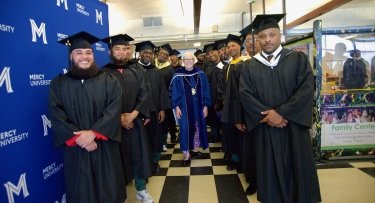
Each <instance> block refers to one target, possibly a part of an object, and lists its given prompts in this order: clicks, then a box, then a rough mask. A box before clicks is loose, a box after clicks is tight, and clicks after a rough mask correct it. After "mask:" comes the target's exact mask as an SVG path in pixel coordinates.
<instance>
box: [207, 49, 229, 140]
mask: <svg viewBox="0 0 375 203" xmlns="http://www.w3.org/2000/svg"><path fill="white" fill-rule="evenodd" d="M203 51H204V53H205V54H206V58H207V61H208V62H209V65H208V67H207V69H206V75H207V80H208V83H209V85H210V89H211V101H212V105H211V106H209V107H208V115H207V119H206V120H207V124H208V125H209V126H210V127H211V133H210V136H209V142H211V143H215V141H217V140H218V139H220V129H221V122H220V114H221V109H222V107H223V106H222V102H221V101H220V100H219V98H218V95H217V86H218V81H219V77H220V74H221V71H222V69H223V67H224V64H223V63H222V62H221V61H220V57H219V54H218V52H217V50H216V46H215V43H211V44H206V45H205V46H204V48H203Z"/></svg>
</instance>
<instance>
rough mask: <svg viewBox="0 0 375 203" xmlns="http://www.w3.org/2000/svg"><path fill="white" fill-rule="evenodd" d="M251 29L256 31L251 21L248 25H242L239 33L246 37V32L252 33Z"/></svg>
mask: <svg viewBox="0 0 375 203" xmlns="http://www.w3.org/2000/svg"><path fill="white" fill-rule="evenodd" d="M251 31H254V33H256V30H255V29H254V26H253V23H251V24H249V25H248V26H246V27H244V28H243V29H242V30H241V31H240V33H241V35H242V36H245V37H246V35H247V34H251V33H252V32H251Z"/></svg>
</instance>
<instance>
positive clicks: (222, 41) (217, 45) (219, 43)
mask: <svg viewBox="0 0 375 203" xmlns="http://www.w3.org/2000/svg"><path fill="white" fill-rule="evenodd" d="M226 41H227V39H220V40H216V41H215V42H214V43H215V49H216V50H219V49H221V48H223V47H226V46H227V43H226Z"/></svg>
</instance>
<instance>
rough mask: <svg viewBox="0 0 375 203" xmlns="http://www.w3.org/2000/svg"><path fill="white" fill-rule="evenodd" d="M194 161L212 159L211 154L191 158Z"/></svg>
mask: <svg viewBox="0 0 375 203" xmlns="http://www.w3.org/2000/svg"><path fill="white" fill-rule="evenodd" d="M191 158H192V159H211V156H210V153H201V155H200V156H196V157H191Z"/></svg>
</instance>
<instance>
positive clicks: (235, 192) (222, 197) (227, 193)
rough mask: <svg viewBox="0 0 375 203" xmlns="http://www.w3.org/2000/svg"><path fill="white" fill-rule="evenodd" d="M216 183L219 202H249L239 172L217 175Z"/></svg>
mask: <svg viewBox="0 0 375 203" xmlns="http://www.w3.org/2000/svg"><path fill="white" fill-rule="evenodd" d="M215 184H216V192H217V197H218V200H219V203H228V202H236V203H247V202H249V201H248V199H247V197H246V193H245V191H244V189H243V187H242V185H241V181H240V178H239V177H238V175H237V174H235V175H215Z"/></svg>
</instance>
